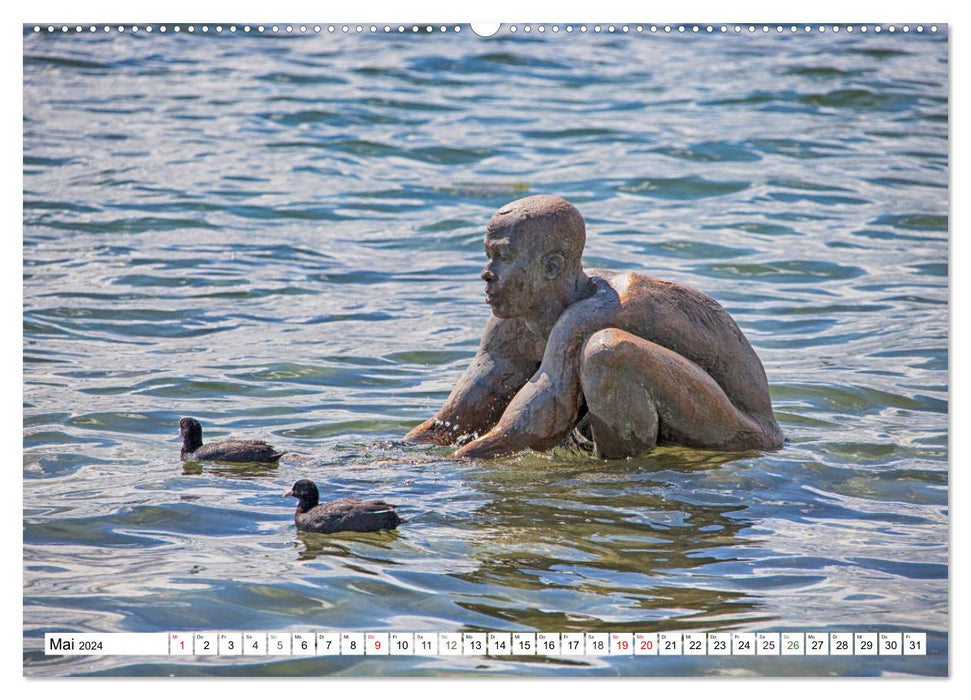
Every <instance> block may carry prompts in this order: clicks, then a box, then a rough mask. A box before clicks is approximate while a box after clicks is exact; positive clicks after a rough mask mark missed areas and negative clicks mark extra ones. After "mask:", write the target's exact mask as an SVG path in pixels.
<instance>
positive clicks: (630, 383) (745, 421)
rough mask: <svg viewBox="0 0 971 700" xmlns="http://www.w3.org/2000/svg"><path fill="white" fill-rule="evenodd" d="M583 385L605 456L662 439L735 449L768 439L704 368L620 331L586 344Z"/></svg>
mask: <svg viewBox="0 0 971 700" xmlns="http://www.w3.org/2000/svg"><path fill="white" fill-rule="evenodd" d="M580 382H581V386H582V389H583V395H584V398H585V400H586V404H587V410H588V412H589V414H590V424H591V427H592V431H593V440H594V443H595V445H596V454H597V456H598V457H601V458H602V459H621V458H624V457H634V456H636V455H639V454H643V453H644V452H647V451H649V450H651V449H653V448H654V446H655V445H656V444H658V443H661V444H676V445H684V446H687V447H700V448H712V449H728V450H735V449H758V447H760V446H761V443H762V442H763V431H762V428H761V427H760V426H759V425H758V424H757V423H755V422H754V421H753V420H752V419H750V418H748V417H747V416H746V415H745V414H743V413H742V412H740V411H739V410H738V409H736V408H735V406H734V405H733V404H732V402H731V401H730V400H729V399H728V397H727V396H726V395H725V392H724V391H723V390H722V388H721V387H720V386H719V385H718V383H717V382H716V381H715V380H714V379H712V378H711V376H709V375H708V373H707V372H705V371H704V370H703V369H701V367H699V366H698V365H696V364H695V363H694V362H691V361H690V360H688V359H687V358H685V357H683V356H681V355H679V354H678V353H676V352H674V351H672V350H669V349H668V348H665V347H662V346H660V345H657V344H656V343H652V342H650V341H648V340H644V339H643V338H640V337H638V336H635V335H632V334H630V333H627V332H626V331H622V330H619V329H617V328H607V329H604V330H602V331H598V332H597V333H594V334H593V335H592V336H591V337H590V339H589V340H588V341H587V343H586V344H585V345H584V348H583V354H582V357H581V364H580Z"/></svg>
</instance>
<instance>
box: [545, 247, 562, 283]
mask: <svg viewBox="0 0 971 700" xmlns="http://www.w3.org/2000/svg"><path fill="white" fill-rule="evenodd" d="M562 271H563V256H562V255H560V254H559V253H548V254H547V255H546V256H545V257H544V258H543V276H544V277H545V278H546V279H548V280H553V279H556V278H557V277H559V276H560V273H561V272H562Z"/></svg>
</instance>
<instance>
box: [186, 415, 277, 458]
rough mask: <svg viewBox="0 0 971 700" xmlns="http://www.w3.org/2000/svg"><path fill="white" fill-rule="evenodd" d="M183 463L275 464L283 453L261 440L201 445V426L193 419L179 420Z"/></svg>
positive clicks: (227, 441) (226, 441)
mask: <svg viewBox="0 0 971 700" xmlns="http://www.w3.org/2000/svg"><path fill="white" fill-rule="evenodd" d="M179 436H180V437H181V438H182V461H184V462H209V461H212V462H277V461H279V459H280V457H282V456H283V455H284V454H285V453H284V452H278V451H277V450H275V449H274V448H273V447H272V446H271V445H267V444H266V443H265V442H263V441H262V440H222V441H220V442H210V443H209V444H208V445H203V444H202V426H201V425H200V424H199V421H197V420H196V419H195V418H181V419H179Z"/></svg>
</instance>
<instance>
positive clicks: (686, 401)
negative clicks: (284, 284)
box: [406, 195, 783, 459]
mask: <svg viewBox="0 0 971 700" xmlns="http://www.w3.org/2000/svg"><path fill="white" fill-rule="evenodd" d="M585 238H586V232H585V227H584V223H583V218H582V217H581V216H580V212H578V211H577V210H576V208H575V207H574V206H573V205H572V204H570V203H569V202H567V201H566V200H564V199H561V198H559V197H553V196H550V195H539V196H535V197H527V198H525V199H520V200H517V201H515V202H512V203H510V204H507V205H506V206H504V207H502V208H501V209H499V211H497V212H496V213H495V214H494V215H493V217H492V219H491V220H490V221H489V224H488V226H487V228H486V236H485V250H486V255H487V256H488V258H489V262H488V263H487V264H486V266H485V269H484V270H483V271H482V279H483V280H484V281H485V283H486V288H485V292H486V300H487V301H488V303H489V306H491V307H492V317H491V318H490V319H489V321H488V322H487V323H486V326H485V330H484V331H483V333H482V342H481V344H480V346H479V350H478V353H477V354H476V356H475V359H473V360H472V364H471V365H470V366H469V368H468V369H467V370H466V371H465V374H464V375H462V378H461V379H460V380H459V382H458V384H457V385H456V386H455V388H454V389H453V390H452V393H451V394H450V395H449V397H448V399H447V400H446V401H445V405H444V406H443V407H442V409H441V410H440V411H439V412H438V414H437V415H435V417H434V418H431V419H429V420H427V421H425V422H424V423H422V424H421V425H419V426H417V427H416V428H414V429H413V430H412V431H411V432H409V433H408V435H407V436H406V439H407V440H412V441H416V442H432V443H436V444H441V445H450V444H460V445H461V447H460V448H459V449H458V450H457V451H456V452H455V456H456V457H493V456H497V455H502V454H508V453H511V452H516V451H518V450H522V449H524V448H532V449H534V450H546V449H549V448H551V447H553V446H555V445H557V444H559V443H560V442H562V441H563V440H564V439H565V438H567V437H568V436H570V435H571V433H574V434H577V435H579V434H581V433H582V434H584V435H585V436H586V438H587V440H590V441H592V443H593V449H594V451H595V453H596V455H597V456H598V457H600V458H601V459H620V458H624V457H633V456H636V455H640V454H643V453H644V452H647V451H649V450H651V449H653V448H654V447H655V446H656V445H682V446H686V447H695V448H705V449H716V450H724V451H743V450H774V449H778V448H780V447H781V446H782V443H783V435H782V431H781V430H780V429H779V426H778V425H777V424H776V422H775V419H774V418H773V415H772V402H771V400H770V398H769V388H768V383H767V381H766V377H765V370H764V369H763V368H762V363H761V362H760V361H759V358H758V356H757V355H756V354H755V351H754V350H753V349H752V346H751V345H750V344H749V342H748V340H747V339H746V338H745V336H744V335H743V334H742V331H740V330H739V328H738V326H737V325H736V324H735V321H733V320H732V318H731V316H729V315H728V313H727V312H726V311H725V310H724V309H723V308H722V307H721V306H720V305H719V304H718V303H717V302H716V301H715V300H714V299H712V298H711V297H708V296H706V295H705V294H702V293H701V292H699V291H697V290H695V289H691V288H690V287H684V286H681V285H679V284H674V283H672V282H663V281H661V280H657V279H652V278H650V277H646V276H644V275H640V274H635V273H630V272H624V273H617V272H611V271H609V270H587V271H584V269H583V268H582V266H581V264H580V257H581V255H582V253H583V245H584V241H585Z"/></svg>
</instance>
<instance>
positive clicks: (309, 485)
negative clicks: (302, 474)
mask: <svg viewBox="0 0 971 700" xmlns="http://www.w3.org/2000/svg"><path fill="white" fill-rule="evenodd" d="M283 495H284V496H293V497H294V498H297V499H299V501H300V502H299V503H298V504H297V513H296V515H294V516H293V519H294V522H296V523H297V529H298V530H303V531H304V532H324V533H332V532H376V531H377V530H394V529H395V528H396V527H398V523H400V522H401V518H399V517H398V514H397V513H395V512H394V509H395V507H396V506H393V505H390V504H388V503H385V502H384V501H360V500H358V499H355V498H342V499H341V500H339V501H331V502H330V503H321V504H320V505H317V504H318V501H319V500H320V494H319V493H318V491H317V485H316V484H315V483H314V482H312V481H310V480H309V479H300V480H299V481H296V482H294V484H293V486H291V487H290V490H289V491H287V492H286V493H285V494H283Z"/></svg>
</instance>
